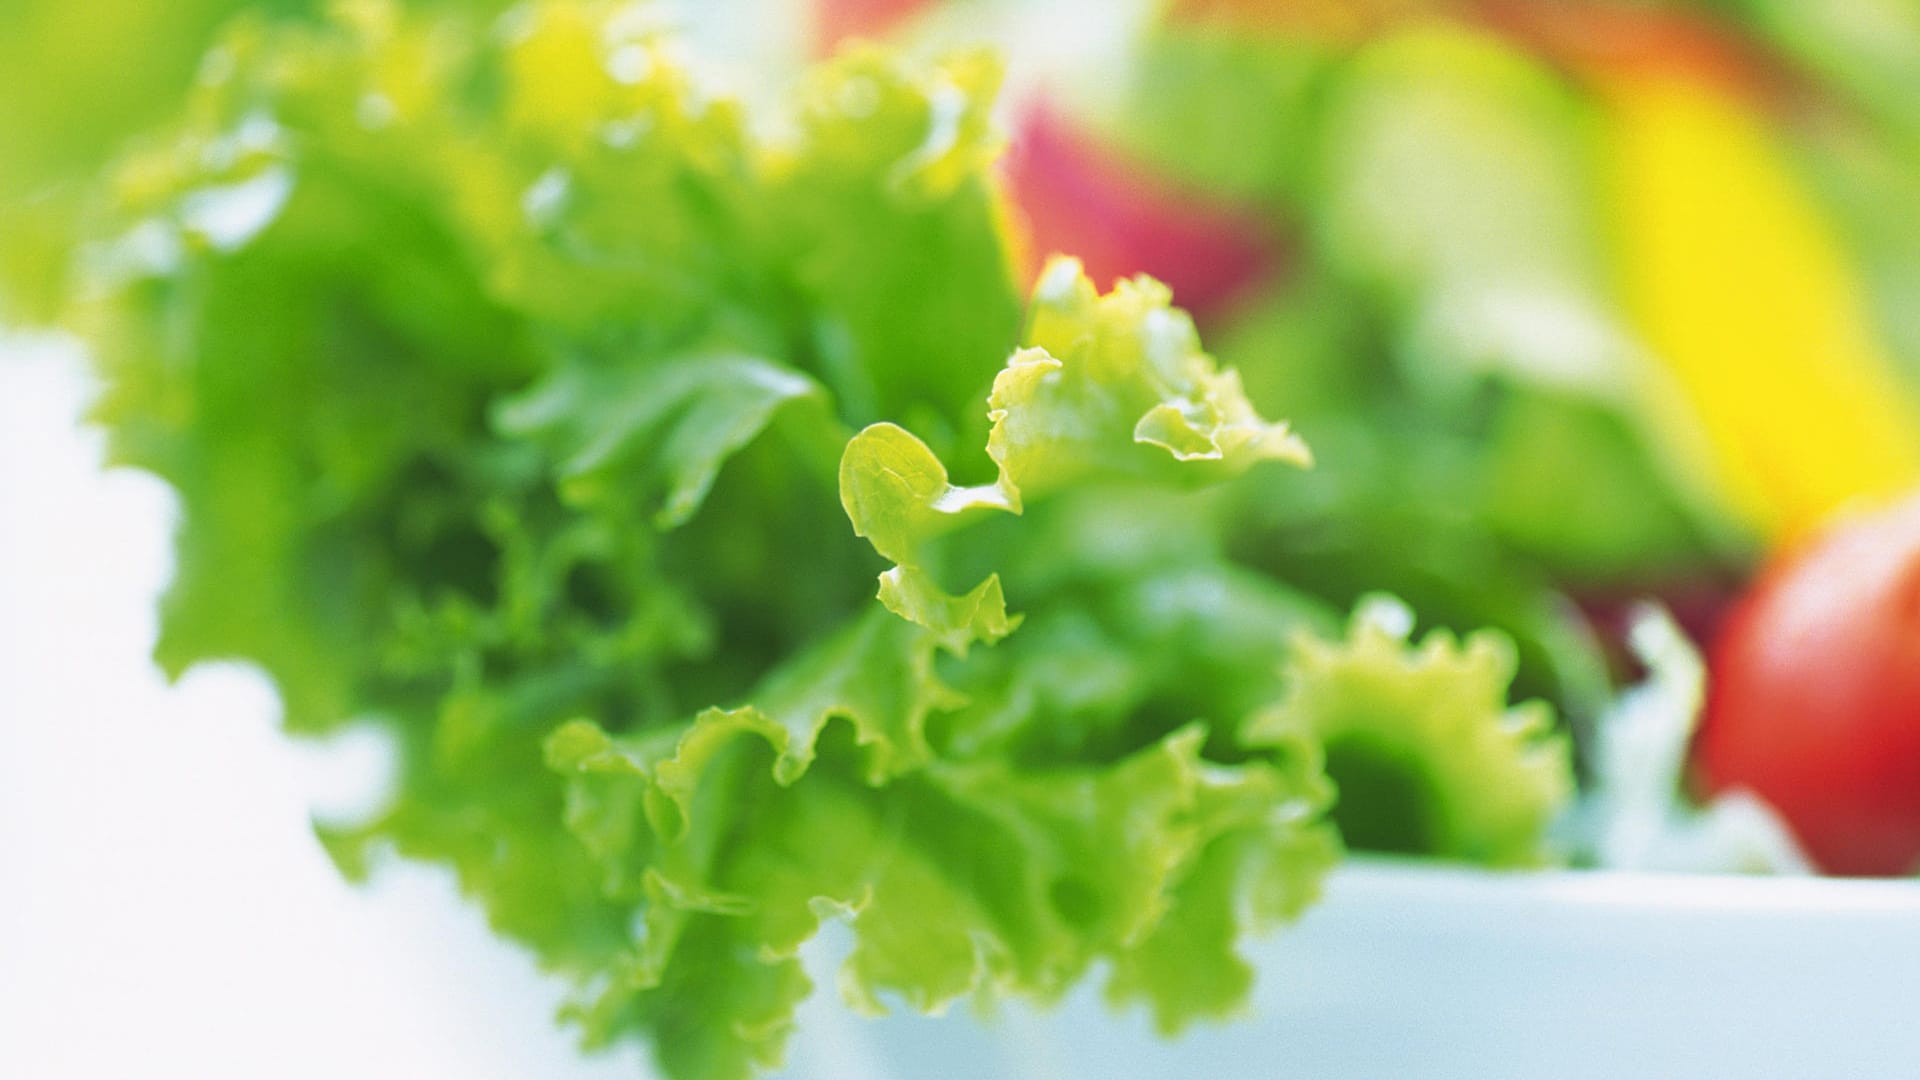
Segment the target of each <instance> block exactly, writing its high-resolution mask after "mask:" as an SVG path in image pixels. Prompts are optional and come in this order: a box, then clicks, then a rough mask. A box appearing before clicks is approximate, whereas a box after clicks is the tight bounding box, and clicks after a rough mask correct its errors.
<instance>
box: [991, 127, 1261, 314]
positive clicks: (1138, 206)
mask: <svg viewBox="0 0 1920 1080" xmlns="http://www.w3.org/2000/svg"><path fill="white" fill-rule="evenodd" d="M1007 185H1008V192H1009V194H1010V195H1011V196H1012V198H1013V202H1014V204H1015V206H1017V207H1018V209H1019V212H1020V214H1021V216H1022V217H1024V218H1025V221H1026V225H1027V228H1028V233H1029V239H1030V252H1029V254H1030V256H1031V265H1030V266H1029V268H1028V269H1029V270H1030V271H1031V270H1037V269H1038V267H1039V265H1040V264H1041V263H1042V262H1044V261H1045V259H1046V257H1047V256H1048V255H1051V254H1054V253H1058V252H1065V253H1067V254H1071V255H1075V256H1078V257H1079V259H1080V261H1081V262H1082V263H1083V264H1085V266H1086V269H1087V274H1088V276H1089V277H1091V278H1092V279H1093V280H1094V281H1096V282H1098V283H1100V285H1101V287H1103V288H1104V287H1106V284H1107V283H1108V282H1110V281H1112V280H1113V279H1115V278H1121V277H1129V276H1131V275H1133V274H1138V273H1148V274H1152V275H1153V276H1154V277H1156V278H1159V279H1160V280H1161V281H1164V282H1166V283H1167V284H1168V285H1169V286H1171V287H1172V288H1173V295H1174V299H1175V301H1176V302H1178V303H1179V304H1180V305H1181V306H1182V307H1185V308H1187V309H1188V310H1190V311H1193V312H1194V313H1196V314H1200V315H1204V314H1205V313H1207V312H1209V311H1216V310H1219V309H1220V307H1222V306H1223V305H1225V304H1227V303H1228V302H1230V301H1231V300H1233V299H1234V298H1235V297H1237V296H1239V295H1241V294H1242V293H1244V292H1246V291H1248V290H1250V289H1253V288H1255V287H1257V286H1259V285H1260V284H1262V283H1264V282H1266V281H1269V280H1271V279H1272V278H1273V277H1274V276H1276V275H1277V274H1278V272H1279V271H1280V268H1281V265H1282V261H1283V249H1282V244H1281V242H1280V237H1279V230H1278V229H1277V228H1276V227H1275V225H1274V221H1275V215H1274V214H1272V213H1271V212H1265V211H1261V210H1258V209H1255V208H1251V207H1246V206H1239V205H1228V204H1224V203H1222V202H1219V201H1218V200H1209V199H1207V198H1204V197H1200V196H1196V195H1195V194H1193V193H1192V192H1190V191H1185V190H1182V189H1181V188H1180V187H1178V186H1177V185H1174V184H1171V183H1168V182H1166V181H1164V180H1160V179H1156V178H1155V177H1153V176H1152V175H1151V174H1150V172H1149V171H1148V170H1147V169H1146V168H1145V167H1143V166H1141V165H1139V164H1137V163H1135V162H1133V161H1129V160H1128V159H1127V158H1126V157H1125V156H1124V155H1122V154H1121V153H1119V152H1118V151H1116V150H1114V149H1113V148H1111V147H1108V146H1105V145H1102V144H1101V143H1100V142H1099V141H1098V140H1096V139H1094V138H1093V137H1091V136H1089V135H1087V134H1085V133H1083V132H1081V131H1078V130H1076V129H1075V128H1074V127H1073V126H1072V125H1071V124H1070V123H1069V122H1068V121H1067V120H1065V119H1064V118H1063V117H1061V116H1059V115H1058V114H1057V113H1055V112H1054V111H1053V110H1051V109H1049V108H1047V107H1045V106H1044V105H1043V106H1039V107H1036V108H1033V109H1032V110H1030V111H1029V112H1028V113H1027V114H1026V116H1025V119H1024V120H1023V122H1022V123H1021V124H1020V125H1019V129H1018V131H1017V132H1016V134H1015V137H1014V142H1013V147H1012V150H1011V151H1010V152H1009V154H1008V156H1007Z"/></svg>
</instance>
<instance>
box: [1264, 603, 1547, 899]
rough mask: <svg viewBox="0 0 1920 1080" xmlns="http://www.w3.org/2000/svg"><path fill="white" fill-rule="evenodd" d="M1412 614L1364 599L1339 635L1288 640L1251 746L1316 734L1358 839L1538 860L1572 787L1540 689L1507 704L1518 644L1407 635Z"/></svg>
mask: <svg viewBox="0 0 1920 1080" xmlns="http://www.w3.org/2000/svg"><path fill="white" fill-rule="evenodd" d="M1412 624H1413V613H1412V612H1411V611H1410V610H1408V609H1407V608H1406V607H1405V606H1404V605H1402V604H1400V603H1399V602H1398V601H1395V600H1392V599H1390V598H1385V597H1375V598H1371V599H1370V600H1368V601H1367V602H1365V603H1363V604H1362V605H1361V606H1360V607H1359V608H1358V609H1357V610H1356V611H1355V613H1354V616H1353V622H1352V625H1351V627H1350V628H1349V630H1348V633H1347V637H1346V640H1344V641H1339V642H1328V641H1321V640H1316V639H1314V638H1312V637H1309V636H1305V635H1301V636H1298V637H1296V638H1295V639H1294V640H1293V642H1292V648H1291V651H1290V655H1289V659H1288V669H1287V678H1288V687H1287V692H1286V695H1285V696H1284V697H1283V698H1282V699H1281V700H1280V701H1279V702H1278V703H1277V704H1276V705H1274V707H1273V708H1272V709H1271V710H1270V711H1268V712H1266V713H1264V714H1263V715H1261V716H1260V717H1258V718H1256V719H1254V720H1252V721H1250V722H1249V724H1248V726H1247V729H1246V738H1247V740H1248V742H1249V743H1252V744H1254V745H1258V744H1261V743H1263V742H1265V741H1267V740H1270V739H1278V738H1286V739H1308V740H1312V741H1314V742H1315V743H1317V744H1319V745H1321V746H1323V747H1324V748H1325V752H1326V755H1327V771H1328V773H1329V775H1331V776H1332V778H1333V780H1334V783H1335V785H1336V786H1337V787H1338V788H1339V789H1340V795H1339V798H1338V800H1337V801H1336V803H1335V806H1334V812H1333V814H1334V820H1335V822H1336V823H1337V824H1338V825H1339V827H1340V830H1341V833H1342V835H1343V837H1344V838H1345V839H1346V841H1347V843H1348V844H1350V845H1352V846H1354V847H1362V848H1369V849H1375V850H1386V851H1399V852H1406V853H1413V854H1434V855H1440V856H1445V857H1449V858H1458V859H1464V860H1468V861H1473V862H1480V863H1485V864H1488V865H1493V866H1529V865H1536V864H1538V863H1541V862H1543V861H1545V860H1546V859H1547V858H1548V857H1549V853H1548V851H1547V850H1546V847H1545V840H1546V833H1547V827H1548V825H1549V824H1550V823H1551V822H1552V821H1553V819H1554V818H1555V816H1556V815H1557V814H1558V813H1559V812H1560V811H1561V809H1562V808H1563V807H1564V806H1565V805H1566V803H1567V801H1568V799H1569V798H1570V797H1571V796H1572V794H1573V770H1572V761H1571V758H1570V754H1569V746H1568V744H1567V741H1566V739H1565V737H1564V736H1562V735H1560V734H1557V733H1555V732H1554V730H1553V713H1552V710H1551V708H1550V707H1548V706H1547V705H1546V704H1544V703H1543V702H1539V701H1530V702H1526V703H1523V704H1520V705H1512V706H1509V705H1508V703H1507V684H1508V683H1509V682H1510V681H1511V680H1512V678H1513V672H1514V663H1515V661H1514V653H1513V647H1512V645H1511V644H1510V643H1509V642H1508V641H1507V639H1505V638H1504V637H1502V636H1500V635H1498V634H1495V633H1492V632H1484V633H1479V634H1474V635H1470V636H1469V637H1467V638H1466V639H1465V640H1464V641H1459V640H1456V639H1455V638H1454V637H1453V636H1452V635H1451V634H1447V633H1445V632H1442V631H1435V632H1433V633H1430V634H1429V635H1428V636H1427V637H1426V638H1425V639H1423V640H1422V641H1421V642H1420V643H1419V644H1418V645H1414V644H1412V643H1411V642H1410V641H1409V640H1408V634H1409V633H1410V632H1411V629H1412Z"/></svg>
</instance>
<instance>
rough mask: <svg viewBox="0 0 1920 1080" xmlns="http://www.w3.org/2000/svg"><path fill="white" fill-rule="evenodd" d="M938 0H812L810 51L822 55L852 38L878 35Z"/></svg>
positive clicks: (888, 31) (884, 33)
mask: <svg viewBox="0 0 1920 1080" xmlns="http://www.w3.org/2000/svg"><path fill="white" fill-rule="evenodd" d="M937 2H938V0H813V42H814V51H815V53H817V54H818V55H820V56H826V55H829V54H830V53H832V52H833V51H834V50H835V49H837V48H839V47H840V45H841V44H842V43H843V42H846V41H848V40H850V39H852V38H881V37H885V36H886V35H887V34H888V33H890V32H892V31H893V30H895V29H897V28H898V27H899V26H900V24H901V23H903V22H905V21H907V19H908V18H910V17H912V16H913V14H914V13H915V12H918V11H921V10H923V9H925V8H930V7H932V6H933V5H934V4H935V3H937Z"/></svg>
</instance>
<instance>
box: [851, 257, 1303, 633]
mask: <svg viewBox="0 0 1920 1080" xmlns="http://www.w3.org/2000/svg"><path fill="white" fill-rule="evenodd" d="M1170 300H1171V295H1170V294H1169V293H1168V291H1167V289H1166V287H1165V286H1163V285H1161V284H1159V283H1158V282H1155V281H1153V280H1152V279H1150V278H1144V277H1142V278H1137V279H1134V280H1131V281H1123V282H1121V283H1119V284H1118V285H1117V286H1116V287H1115V288H1114V290H1113V292H1111V293H1109V294H1107V295H1105V296H1101V295H1099V293H1098V292H1097V291H1096V290H1095V288H1094V286H1093V283H1092V282H1091V281H1089V280H1088V279H1087V277H1086V274H1085V273H1084V272H1083V271H1082V269H1081V267H1080V264H1079V263H1078V262H1077V261H1075V260H1073V259H1071V258H1058V259H1056V260H1054V261H1053V262H1051V263H1050V264H1049V265H1048V267H1047V269H1046V270H1045V271H1044V272H1043V273H1042V274H1041V276H1040V281H1039V284H1038V285H1037V286H1036V287H1035V290H1034V300H1033V307H1032V312H1031V314H1030V316H1029V328H1028V332H1027V335H1026V337H1027V340H1028V342H1030V344H1028V345H1027V346H1026V347H1024V348H1022V349H1020V350H1018V351H1017V352H1015V353H1014V354H1013V356H1012V358H1011V359H1009V360H1008V361H1007V366H1006V367H1005V368H1003V369H1002V370H1001V372H1000V374H999V375H998V376H997V377H996V378H995V379H994V381H993V391H992V393H991V394H990V395H989V397H988V399H987V407H988V413H987V415H988V416H989V418H991V420H992V422H993V426H992V429H991V431H990V432H989V433H988V436H987V454H988V456H989V457H991V458H992V460H993V462H994V465H995V466H996V468H997V470H998V476H997V478H996V479H995V480H994V481H993V482H992V483H990V484H983V485H977V486H972V487H961V486H956V485H954V484H952V483H951V482H950V481H949V479H948V473H947V469H946V466H944V465H943V464H941V462H940V459H939V458H938V457H937V456H935V454H934V453H933V451H932V450H930V449H928V447H927V445H926V444H925V443H923V442H921V441H920V440H919V439H917V438H915V437H914V436H913V435H912V434H911V433H909V432H907V431H906V430H904V429H902V428H900V427H899V426H897V425H894V424H876V425H874V426H872V427H869V428H867V429H866V430H865V431H862V432H861V433H860V434H859V435H856V436H855V437H854V438H853V440H852V441H851V442H849V443H848V444H847V450H846V453H845V455H843V457H842V458H841V464H840V497H841V501H842V503H843V504H844V505H845V506H846V510H847V516H848V518H849V519H851V520H852V522H853V527H854V531H855V532H857V533H859V534H860V535H861V536H864V537H866V538H867V539H868V540H869V541H870V542H871V543H872V544H873V546H874V550H876V551H878V552H879V553H880V554H881V555H882V556H884V557H886V558H888V559H890V560H892V561H893V562H894V563H895V566H894V568H893V569H892V570H889V571H887V573H886V574H885V575H883V576H882V578H881V586H880V598H881V601H882V602H883V603H885V604H886V605H887V607H888V608H889V609H890V610H892V611H893V612H894V613H896V614H898V615H900V616H901V617H902V618H905V619H908V620H910V621H914V622H919V623H921V624H922V625H925V626H927V627H929V628H931V629H934V630H936V631H938V632H941V633H944V634H948V635H954V636H956V637H958V638H960V639H961V640H965V639H969V638H972V637H983V638H985V639H987V640H993V639H995V638H998V637H1000V636H1003V635H1004V634H1005V633H1006V632H1007V631H1008V630H1010V629H1011V626H1012V624H1011V623H1010V621H1009V620H1008V618H1007V615H1006V605H1005V599H1004V597H1003V596H1002V594H1001V587H1000V583H999V579H998V578H997V577H996V576H989V577H988V578H986V579H985V580H984V581H982V582H980V583H979V584H977V585H975V586H973V587H972V589H971V591H970V592H968V593H967V594H966V595H964V596H954V595H951V594H949V593H947V592H945V591H944V590H943V589H942V588H941V586H940V585H938V584H937V583H936V582H935V579H934V572H933V571H931V570H930V569H929V568H928V567H927V566H926V565H925V560H924V557H923V554H922V549H923V548H924V546H925V545H926V544H927V543H928V542H929V541H931V540H933V539H935V538H937V537H938V536H939V535H940V534H941V533H942V532H945V531H946V530H947V529H949V528H951V527H953V526H955V525H958V524H960V523H962V522H964V521H966V520H967V519H969V518H971V517H977V516H978V515H977V514H975V513H974V512H975V511H982V510H997V511H1005V512H1009V513H1014V514H1018V513H1020V512H1021V511H1022V509H1023V508H1024V506H1025V501H1026V500H1027V499H1029V498H1035V497H1043V496H1045V495H1046V494H1048V493H1049V492H1052V491H1056V490H1059V489H1062V488H1066V487H1069V486H1072V485H1074V484H1076V483H1085V482H1088V481H1089V480H1090V479H1095V478H1099V477H1101V476H1118V477H1133V478H1139V479H1146V480H1160V481H1166V482H1176V483H1189V484H1191V483H1198V482H1202V481H1205V480H1208V479H1213V480H1218V479H1223V478H1226V477H1230V476H1232V475H1235V474H1237V473H1240V472H1244V471H1245V470H1247V469H1248V468H1250V467H1252V466H1253V465H1254V464H1256V463H1258V462H1260V461H1266V460H1278V461H1286V462H1290V463H1293V464H1296V465H1304V464H1306V463H1307V462H1308V461H1309V460H1310V457H1309V455H1308V453H1307V449H1306V444H1305V443H1302V442H1301V441H1300V440H1299V439H1298V438H1296V437H1294V436H1293V435H1292V434H1291V433H1290V432H1289V431H1288V430H1287V427H1286V425H1285V424H1281V423H1270V422H1268V421H1266V420H1263V419H1261V417H1260V416H1259V414H1258V413H1257V412H1255V410H1254V407H1253V405H1252V403H1251V402H1249V401H1248V400H1247V398H1246V394H1245V391H1244V390H1242V388H1241V386H1240V379H1239V376H1238V374H1237V373H1236V372H1234V371H1233V370H1232V369H1227V370H1224V371H1222V370H1220V369H1219V368H1217V367H1216V365H1215V364H1214V362H1213V359H1212V358H1211V357H1209V356H1207V355H1206V354H1205V353H1203V352H1201V351H1200V346H1199V339H1198V337H1197V335H1196V334H1195V333H1194V330H1193V323H1192V320H1190V319H1189V318H1187V316H1186V314H1185V313H1184V312H1181V311H1179V310H1178V309H1176V308H1173V307H1171V306H1170Z"/></svg>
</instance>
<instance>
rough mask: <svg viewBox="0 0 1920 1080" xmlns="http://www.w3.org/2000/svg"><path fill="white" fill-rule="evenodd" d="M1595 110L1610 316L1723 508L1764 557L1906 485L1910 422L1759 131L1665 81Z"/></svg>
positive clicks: (1917, 456) (1699, 86) (1914, 450)
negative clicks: (1671, 403)
mask: <svg viewBox="0 0 1920 1080" xmlns="http://www.w3.org/2000/svg"><path fill="white" fill-rule="evenodd" d="M1602 96H1603V103H1604V107H1603V110H1602V119H1601V131H1600V136H1601V142H1602V154H1603V158H1602V160H1603V169H1604V172H1605V176H1604V179H1605V183H1606V187H1605V194H1606V196H1607V201H1608V205H1609V207H1610V208H1611V210H1612V212H1613V213H1614V215H1615V236H1614V243H1615V245H1616V254H1617V258H1618V262H1617V265H1618V266H1619V267H1620V268H1621V275H1622V279H1623V280H1622V286H1623V291H1624V300H1625V303H1626V305H1627V309H1628V311H1629V313H1630V315H1631V317H1632V318H1633V319H1634V320H1635V321H1636V323H1637V325H1638V328H1639V331H1640V333H1641V334H1642V335H1643V336H1644V338H1645V340H1646V342H1647V343H1648V345H1649V346H1650V347H1651V348H1652V349H1653V350H1654V352H1655V353H1656V354H1657V356H1658V358H1659V360H1660V361H1661V366H1662V367H1663V368H1664V369H1665V372H1666V374H1667V375H1668V376H1670V380H1669V381H1670V382H1671V383H1672V384H1673V385H1674V386H1675V387H1677V388H1678V390H1679V394H1678V395H1677V396H1678V397H1679V398H1681V399H1683V406H1684V408H1685V410H1686V411H1687V412H1689V413H1690V414H1691V420H1692V421H1693V423H1694V424H1695V425H1696V427H1697V428H1698V430H1699V432H1700V433H1701V434H1703V435H1704V436H1705V437H1704V439H1703V440H1701V442H1703V443H1704V445H1705V446H1706V447H1707V448H1708V456H1709V459H1710V460H1709V462H1708V467H1709V469H1710V471H1711V472H1712V473H1713V475H1714V478H1715V480H1716V482H1717V483H1716V486H1717V487H1718V488H1719V489H1720V490H1721V491H1722V492H1724V494H1725V496H1726V497H1727V499H1728V501H1729V503H1730V505H1731V507H1732V508H1733V509H1734V510H1735V511H1736V512H1738V513H1739V514H1740V515H1741V516H1742V517H1744V518H1745V519H1746V520H1747V522H1748V524H1749V525H1751V526H1752V527H1754V528H1756V529H1757V530H1759V532H1760V533H1761V534H1762V535H1763V536H1765V537H1767V538H1769V539H1771V540H1774V541H1776V542H1777V541H1779V540H1782V539H1784V538H1787V537H1790V536H1792V535H1794V534H1796V533H1798V532H1800V531H1802V530H1804V529H1807V528H1809V527H1811V526H1813V525H1814V524H1816V523H1818V522H1819V521H1820V520H1822V519H1823V518H1825V517H1827V516H1828V515H1830V514H1831V513H1832V512H1833V511H1834V510H1835V509H1837V508H1839V507H1840V506H1842V505H1844V504H1846V503H1848V502H1851V501H1853V500H1856V499H1862V498H1869V499H1870V498H1874V497H1884V496H1889V495H1893V494H1895V493H1898V492H1901V491H1904V490H1908V489H1911V488H1913V487H1914V486H1916V485H1920V411H1916V408H1915V405H1914V403H1913V402H1912V401H1911V400H1910V399H1909V397H1908V396H1907V389H1906V388H1905V387H1904V386H1903V385H1902V383H1901V382H1900V380H1899V378H1898V376H1897V375H1896V374H1895V373H1894V370H1893V367H1892V364H1891V361H1890V359H1889V357H1888V355H1887V352H1886V349H1885V346H1884V345H1883V344H1882V343H1881V342H1880V341H1879V340H1878V339H1877V337H1876V335H1875V333H1874V330H1873V327H1872V325H1871V323H1870V318H1869V315H1868V311H1867V303H1866V298H1865V295H1864V292H1863V289H1862V287H1861V285H1860V282H1859V281H1858V279H1857V276H1856V274H1855V271H1854V269H1853V267H1852V266H1851V265H1850V264H1849V262H1848V260H1847V257H1846V255H1845V253H1844V252H1843V251H1842V249H1841V247H1840V244H1839V241H1838V239H1837V238H1836V236H1835V233H1834V230H1833V229H1832V228H1831V227H1830V225H1829V223H1828V222H1827V221H1826V220H1825V219H1824V218H1823V216H1822V214H1821V212H1820V210H1819V208H1818V207H1817V206H1816V205H1815V204H1814V202H1813V201H1812V198H1811V197H1810V195H1809V194H1808V193H1807V192H1806V190H1805V189H1804V187H1803V186H1802V185H1801V183H1800V182H1799V181H1798V180H1797V179H1796V178H1795V177H1794V175H1793V173H1792V170H1791V167H1790V165H1789V163H1788V162H1787V160H1786V158H1785V154H1784V152H1783V151H1782V149H1781V148H1780V147H1779V146H1778V145H1777V144H1776V143H1775V141H1774V139H1773V138H1772V137H1771V135H1770V134H1769V132H1768V130H1767V128H1766V127H1765V122H1764V119H1763V117H1762V115H1761V114H1760V113H1759V112H1758V111H1757V110H1756V109H1755V108H1753V107H1752V106H1751V105H1750V104H1749V103H1748V102H1746V101H1745V100H1743V99H1742V98H1741V97H1740V96H1738V94H1737V93H1736V92H1735V91H1734V90H1732V89H1730V88H1726V87H1722V86H1716V85H1712V84H1709V83H1707V82H1705V81H1703V80H1696V79H1689V78H1686V77H1684V76H1682V75H1678V74H1658V73H1649V72H1637V73H1635V74H1634V75H1633V76H1631V77H1630V78H1622V79H1618V80H1612V81H1609V82H1608V83H1606V85H1605V86H1604V87H1603V95H1602Z"/></svg>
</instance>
